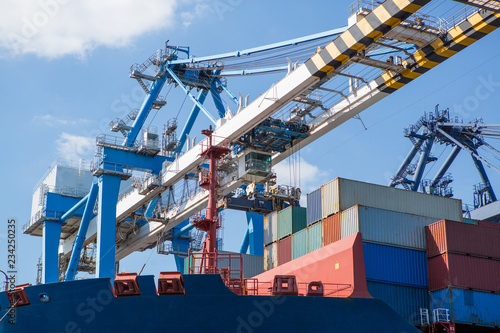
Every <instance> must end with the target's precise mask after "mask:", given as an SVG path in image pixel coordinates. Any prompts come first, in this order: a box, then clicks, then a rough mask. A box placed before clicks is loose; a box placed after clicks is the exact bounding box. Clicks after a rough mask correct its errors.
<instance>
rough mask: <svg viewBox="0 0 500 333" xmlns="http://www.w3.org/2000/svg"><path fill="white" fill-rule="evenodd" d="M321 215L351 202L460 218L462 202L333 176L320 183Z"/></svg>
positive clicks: (438, 217)
mask: <svg viewBox="0 0 500 333" xmlns="http://www.w3.org/2000/svg"><path fill="white" fill-rule="evenodd" d="M321 198H322V203H321V208H322V217H323V218H325V217H327V216H330V215H332V214H335V213H338V212H340V211H343V210H346V209H348V208H350V207H353V206H355V205H363V206H369V207H375V208H380V209H385V210H390V211H395V212H400V213H405V214H413V215H419V216H426V217H432V218H435V220H436V221H438V220H441V219H450V220H454V221H462V202H461V200H457V199H450V198H444V197H439V196H436V195H430V194H424V193H419V192H414V191H407V190H403V189H397V188H393V187H387V186H381V185H375V184H369V183H364V182H359V181H354V180H349V179H343V178H336V179H334V180H332V181H331V182H329V183H327V184H325V185H323V186H322V187H321Z"/></svg>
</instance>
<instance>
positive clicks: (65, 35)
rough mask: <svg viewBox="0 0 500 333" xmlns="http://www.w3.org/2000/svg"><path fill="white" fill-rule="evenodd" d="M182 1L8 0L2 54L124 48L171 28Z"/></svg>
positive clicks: (0, 18)
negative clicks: (147, 36)
mask: <svg viewBox="0 0 500 333" xmlns="http://www.w3.org/2000/svg"><path fill="white" fill-rule="evenodd" d="M177 2H178V0H148V1H139V0H85V1H76V0H23V1H19V0H5V1H3V2H2V10H1V11H0V55H23V54H35V55H37V56H40V57H47V58H56V57H61V56H65V55H77V56H79V57H85V56H86V55H88V54H89V52H91V51H92V50H93V49H94V48H96V47H99V46H105V47H123V46H127V45H130V44H131V42H132V40H133V39H134V38H136V37H138V36H140V35H142V34H144V33H147V32H151V31H154V30H157V29H161V28H166V27H172V26H174V23H175V10H176V7H177Z"/></svg>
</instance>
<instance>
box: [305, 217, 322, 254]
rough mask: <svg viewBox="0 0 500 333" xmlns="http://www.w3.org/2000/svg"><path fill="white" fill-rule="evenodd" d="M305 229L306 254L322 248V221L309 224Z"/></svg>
mask: <svg viewBox="0 0 500 333" xmlns="http://www.w3.org/2000/svg"><path fill="white" fill-rule="evenodd" d="M307 229H308V232H307V252H308V253H309V252H312V251H316V250H318V249H320V248H321V247H322V246H323V221H319V222H317V223H314V224H311V225H310V226H309V227H308V228H307Z"/></svg>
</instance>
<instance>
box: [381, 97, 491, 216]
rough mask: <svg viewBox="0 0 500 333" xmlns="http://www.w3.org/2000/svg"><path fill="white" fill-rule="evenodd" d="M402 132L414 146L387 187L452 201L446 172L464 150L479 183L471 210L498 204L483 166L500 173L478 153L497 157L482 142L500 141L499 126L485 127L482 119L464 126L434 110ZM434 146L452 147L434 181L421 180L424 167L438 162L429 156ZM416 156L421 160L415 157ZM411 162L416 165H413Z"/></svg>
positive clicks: (460, 122) (458, 120)
mask: <svg viewBox="0 0 500 333" xmlns="http://www.w3.org/2000/svg"><path fill="white" fill-rule="evenodd" d="M404 132H405V136H406V137H408V138H409V139H410V140H411V142H412V144H413V146H412V149H411V150H410V152H409V153H408V155H407V156H406V158H405V160H404V161H403V163H402V164H401V166H400V167H399V169H398V171H397V172H396V174H395V175H394V176H392V177H391V182H390V183H389V186H391V187H395V186H398V185H400V186H402V187H404V188H406V189H407V190H411V191H418V190H419V189H420V190H421V191H422V192H424V193H429V194H435V195H440V196H447V197H451V196H453V192H452V190H451V187H449V184H450V183H451V182H452V181H453V178H452V177H451V175H450V174H447V171H448V169H449V168H450V166H451V165H452V163H453V161H454V160H455V158H456V157H457V156H458V154H459V153H460V151H462V150H463V151H466V152H467V153H469V154H470V155H471V157H472V161H473V163H474V165H475V167H476V169H477V171H478V174H479V178H480V180H481V183H480V184H478V185H475V186H474V209H476V208H479V207H482V206H485V205H487V204H489V203H492V202H495V201H497V198H496V195H495V192H494V191H493V187H492V186H491V183H490V181H489V178H488V175H487V174H486V171H485V168H484V165H483V163H484V164H486V165H487V166H488V167H489V168H491V169H493V170H495V171H496V172H500V169H499V168H498V167H496V166H495V164H494V163H493V161H491V160H490V159H489V158H486V157H484V156H481V155H482V154H480V153H479V152H478V149H479V148H480V147H483V148H485V149H488V150H490V151H491V152H493V153H494V154H500V152H499V151H498V150H497V149H495V148H494V147H493V146H491V145H490V144H489V143H488V142H487V141H486V139H485V138H487V137H489V138H498V137H500V125H499V124H485V123H483V121H482V119H481V118H478V119H475V120H473V121H471V122H469V123H464V122H463V120H462V119H460V118H458V117H450V111H449V109H446V110H439V109H438V106H436V109H435V111H434V112H431V113H426V114H425V115H424V116H423V117H421V118H420V119H419V120H418V121H417V122H416V123H415V124H414V125H410V126H407V127H406V128H405V130H404ZM434 143H438V144H441V145H446V146H451V147H453V149H452V151H451V153H450V154H449V156H448V157H447V158H446V160H445V162H444V163H443V165H442V166H441V168H440V169H439V171H438V172H437V173H436V175H435V177H434V178H433V179H432V180H427V179H423V175H424V170H425V167H426V165H427V164H428V163H430V162H434V161H436V160H437V158H436V157H434V156H432V154H431V150H432V147H433V144H434ZM419 152H420V156H419V157H417V153H419ZM413 160H417V162H416V163H412V162H413ZM408 176H413V179H408Z"/></svg>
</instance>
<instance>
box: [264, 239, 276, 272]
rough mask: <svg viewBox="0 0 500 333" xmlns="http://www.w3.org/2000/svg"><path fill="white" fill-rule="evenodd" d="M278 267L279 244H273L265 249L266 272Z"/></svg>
mask: <svg viewBox="0 0 500 333" xmlns="http://www.w3.org/2000/svg"><path fill="white" fill-rule="evenodd" d="M276 266H278V244H277V243H272V244H269V245H267V246H266V247H265V248H264V270H265V271H268V270H270V269H273V268H274V267H276Z"/></svg>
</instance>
